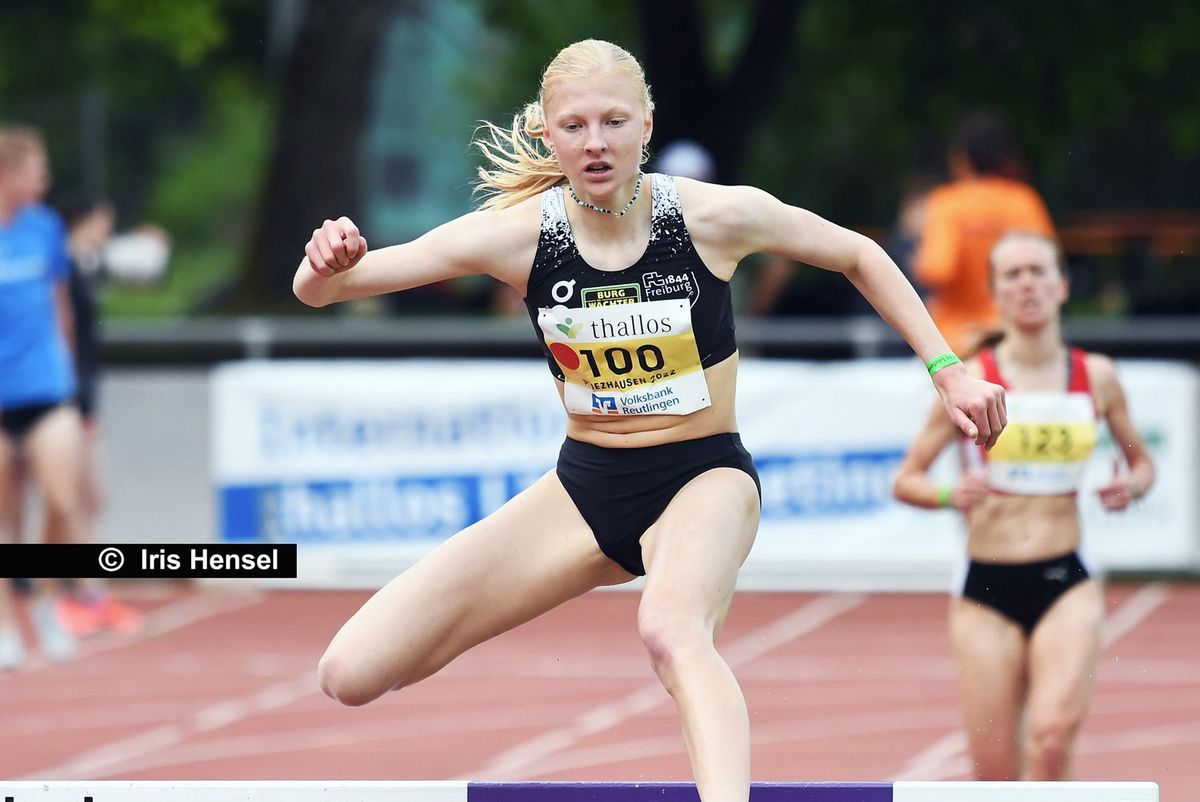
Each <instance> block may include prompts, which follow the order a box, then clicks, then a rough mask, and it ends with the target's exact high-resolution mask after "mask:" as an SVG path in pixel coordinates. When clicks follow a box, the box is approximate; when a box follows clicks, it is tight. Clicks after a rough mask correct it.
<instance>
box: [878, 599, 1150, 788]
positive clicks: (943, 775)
mask: <svg viewBox="0 0 1200 802" xmlns="http://www.w3.org/2000/svg"><path fill="white" fill-rule="evenodd" d="M1168 595H1169V594H1168V591H1167V587H1166V585H1164V584H1163V583H1161V582H1151V583H1150V584H1148V585H1144V586H1143V587H1141V588H1139V589H1138V590H1137V592H1136V593H1134V594H1133V595H1132V596H1130V597H1129V598H1128V599H1126V600H1125V602H1124V603H1123V604H1122V605H1121V606H1120V607H1118V608H1117V609H1116V610H1115V611H1114V612H1113V614H1112V615H1110V616H1109V617H1108V620H1106V621H1105V622H1104V636H1103V637H1104V640H1103V648H1104V649H1106V650H1107V649H1108V648H1110V647H1111V646H1112V645H1113V644H1114V643H1116V642H1117V641H1118V640H1120V639H1121V638H1123V637H1125V636H1126V635H1128V634H1129V633H1130V632H1132V631H1133V630H1134V629H1136V628H1137V627H1138V625H1139V624H1141V623H1142V622H1143V621H1145V620H1146V619H1147V618H1149V617H1150V614H1151V613H1153V612H1154V611H1155V610H1157V609H1158V608H1159V607H1161V606H1162V605H1163V603H1165V602H1166V600H1167V597H1168ZM970 771H971V767H970V760H969V759H968V757H967V739H966V736H965V735H964V734H963V733H962V732H961V731H956V732H952V733H948V734H947V735H944V736H942V737H941V738H939V739H938V740H936V741H934V742H933V743H932V744H930V745H929V746H927V747H926V748H924V749H922V750H921V751H920V752H918V753H917V754H915V755H913V757H911V758H909V760H908V761H907V762H906V763H905V764H904V766H903V768H901V769H900V771H898V772H897V773H896V774H895V775H893V776H892V777H890V778H889V779H891V780H892V781H898V780H947V779H950V778H952V777H961V776H964V775H967V774H969V773H970Z"/></svg>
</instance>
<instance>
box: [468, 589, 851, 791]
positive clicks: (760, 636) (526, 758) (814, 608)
mask: <svg viewBox="0 0 1200 802" xmlns="http://www.w3.org/2000/svg"><path fill="white" fill-rule="evenodd" d="M865 600H866V596H864V595H861V594H843V593H839V594H829V595H824V596H820V597H818V598H816V599H814V600H813V601H811V602H809V603H807V604H805V605H804V606H802V607H800V608H799V609H797V610H794V611H793V612H791V613H789V614H788V615H785V616H784V617H782V618H780V619H779V620H777V621H774V622H772V623H770V624H767V625H766V626H763V627H759V628H758V629H756V630H754V631H752V632H749V633H747V634H746V635H744V636H742V637H741V638H740V639H738V640H736V641H734V642H733V643H731V644H729V645H728V646H727V647H726V648H724V649H722V650H721V652H722V654H723V655H724V657H725V661H726V662H727V663H728V664H729V666H730V668H733V669H736V668H737V667H738V666H739V665H742V664H744V663H747V662H750V661H752V660H754V659H755V658H757V657H760V656H762V655H764V654H766V653H767V652H770V651H771V650H773V649H776V648H778V647H780V646H782V645H784V644H786V643H789V642H791V641H793V640H795V639H797V638H800V637H803V636H804V635H807V634H808V633H810V632H812V631H813V630H815V629H817V628H818V627H820V626H821V625H823V624H825V623H826V622H827V621H829V620H831V619H833V618H836V617H837V616H839V615H841V614H842V613H845V612H847V611H849V610H852V609H854V608H855V607H858V606H859V605H860V604H862V603H863V602H864V601H865ZM669 700H670V697H669V696H668V695H667V693H666V691H664V690H663V688H662V685H660V684H659V683H657V682H655V683H653V684H649V685H645V686H643V687H641V688H638V689H637V690H634V691H631V692H630V693H628V694H626V695H625V696H623V697H621V698H620V699H618V700H616V701H614V702H610V703H608V704H604V705H600V706H599V707H594V708H592V709H591V710H587V711H585V712H583V713H581V714H579V715H578V716H576V717H575V719H574V720H573V721H571V722H570V723H569V724H567V725H565V726H563V727H559V728H558V729H555V730H551V731H550V732H547V733H543V734H542V735H538V736H536V737H534V738H530V739H529V740H526V741H524V742H523V743H519V744H517V745H516V746H513V747H512V748H510V749H508V750H506V751H504V752H501V753H500V754H499V755H497V756H496V757H494V758H493V759H492V760H490V761H488V762H487V763H486V764H484V765H483V766H481V767H479V768H478V769H476V770H474V771H471V772H468V773H467V774H464V775H462V776H461V777H460V778H459V779H466V778H480V777H484V778H487V779H488V780H516V779H523V778H524V777H525V775H526V774H527V772H528V771H529V770H530V769H531V768H533V767H536V766H538V765H539V764H540V763H542V762H543V761H545V760H546V758H548V757H549V756H550V755H553V754H554V753H556V752H561V751H563V750H566V749H570V748H572V747H574V746H575V745H576V744H577V743H579V742H580V741H581V740H583V739H584V738H586V737H588V736H590V735H595V734H596V733H599V732H604V731H605V730H609V729H612V728H613V727H615V726H617V725H618V724H620V723H622V722H624V721H627V720H629V719H631V718H634V717H636V716H638V715H641V714H642V713H646V712H648V711H650V710H653V709H654V708H656V707H658V706H659V705H661V704H664V703H666V702H667V701H669Z"/></svg>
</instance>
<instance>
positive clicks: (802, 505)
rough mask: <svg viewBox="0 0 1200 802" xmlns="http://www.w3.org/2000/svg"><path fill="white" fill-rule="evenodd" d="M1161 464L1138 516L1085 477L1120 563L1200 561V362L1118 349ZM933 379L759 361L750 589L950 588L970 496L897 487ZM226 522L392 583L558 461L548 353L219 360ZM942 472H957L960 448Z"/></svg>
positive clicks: (746, 398) (1091, 523) (302, 573)
mask: <svg viewBox="0 0 1200 802" xmlns="http://www.w3.org/2000/svg"><path fill="white" fill-rule="evenodd" d="M1119 369H1120V372H1121V375H1122V379H1123V382H1124V384H1125V388H1126V392H1127V394H1128V397H1129V405H1130V409H1131V412H1132V416H1133V419H1134V422H1135V424H1136V425H1137V426H1138V428H1139V430H1140V431H1141V432H1142V434H1143V436H1144V437H1145V438H1146V440H1147V442H1148V443H1149V445H1150V450H1151V452H1152V454H1153V456H1154V458H1155V460H1156V463H1157V467H1158V482H1157V484H1156V486H1155V488H1154V490H1153V491H1152V492H1151V493H1150V494H1149V495H1148V496H1147V497H1146V498H1144V499H1143V500H1141V501H1139V502H1138V503H1137V504H1136V505H1135V506H1134V507H1133V508H1132V509H1130V510H1128V511H1126V512H1124V513H1121V514H1109V513H1106V512H1104V511H1103V510H1102V509H1101V508H1100V506H1099V504H1098V502H1097V501H1096V500H1095V497H1094V496H1095V493H1094V489H1095V488H1096V487H1098V486H1099V485H1100V484H1101V483H1102V482H1103V481H1105V480H1107V478H1108V477H1109V476H1111V473H1112V464H1113V454H1114V451H1113V447H1112V443H1111V440H1110V439H1109V438H1108V436H1107V433H1106V432H1102V434H1101V444H1100V447H1099V448H1098V449H1097V451H1096V453H1095V455H1094V458H1093V461H1092V464H1091V465H1090V466H1089V473H1088V476H1087V478H1086V480H1085V483H1084V488H1083V490H1082V491H1081V493H1080V507H1081V512H1082V516H1083V520H1084V523H1085V532H1086V538H1087V541H1088V543H1089V553H1090V554H1091V556H1092V557H1093V558H1094V559H1095V560H1096V561H1097V562H1098V563H1099V564H1100V565H1101V566H1102V567H1105V568H1108V569H1155V570H1161V569H1193V568H1195V567H1197V565H1198V564H1200V545H1198V535H1197V531H1198V526H1200V507H1198V505H1197V498H1196V496H1197V492H1196V491H1197V489H1198V488H1197V478H1196V477H1197V476H1198V475H1200V474H1198V470H1200V456H1198V452H1200V430H1198V426H1197V421H1198V418H1200V378H1198V376H1197V373H1196V371H1195V370H1194V369H1193V368H1191V367H1189V366H1186V365H1180V364H1175V363H1163V362H1142V361H1130V362H1121V363H1119ZM934 399H935V394H934V392H933V389H932V386H931V385H930V383H929V380H928V378H927V377H926V375H925V373H924V371H923V369H922V367H921V366H920V365H919V364H917V363H916V361H915V360H898V359H892V360H863V361H852V362H835V363H815V362H796V361H777V360H769V361H768V360H755V359H746V360H744V361H743V363H742V366H741V372H740V379H739V386H738V420H739V426H740V429H741V432H742V438H743V441H744V443H745V445H746V447H747V448H748V449H749V450H750V452H751V453H752V454H753V455H754V458H755V464H756V466H757V468H758V470H759V473H760V476H761V479H762V486H763V515H762V524H761V527H760V531H759V536H758V540H757V542H756V543H755V546H754V549H753V551H752V553H751V555H750V558H749V559H748V560H747V563H746V566H745V568H744V569H743V572H742V578H741V585H740V586H741V587H746V588H756V587H757V588H779V589H791V588H856V589H879V590H884V589H942V588H944V587H946V586H947V583H948V582H949V578H950V576H951V575H952V574H953V572H954V570H955V566H956V564H957V563H958V562H959V561H960V560H961V559H962V557H961V552H962V543H961V540H962V534H961V526H960V522H959V519H958V516H957V514H955V513H953V512H950V511H939V512H930V511H926V510H918V509H913V508H910V507H906V506H904V505H901V504H899V503H897V502H895V501H893V500H892V497H891V482H892V476H893V473H894V471H895V469H896V466H897V465H898V463H899V460H900V458H901V456H902V454H903V451H904V449H905V448H906V447H907V445H908V443H909V442H910V441H911V439H912V438H913V436H914V435H915V434H916V432H917V431H918V430H919V429H920V427H921V426H922V424H923V423H924V421H925V419H926V417H927V415H928V414H929V410H930V408H931V405H932V404H933V401H934ZM212 408H213V415H214V420H213V432H214V435H213V438H214V443H213V449H214V450H213V461H212V464H213V470H214V476H213V478H214V482H215V485H216V492H217V494H218V505H217V506H218V509H219V510H220V512H219V518H220V520H219V521H218V525H217V532H218V537H219V538H220V539H222V540H224V541H229V542H245V541H283V542H296V543H299V544H300V549H299V555H300V570H299V581H300V582H302V583H305V584H310V585H346V586H364V587H371V586H378V585H380V584H382V583H383V582H385V581H386V580H387V579H389V578H390V577H391V576H392V575H394V574H395V573H397V572H399V571H400V570H402V569H403V568H404V567H405V566H406V565H407V564H409V563H410V562H411V561H412V560H414V559H416V558H417V557H419V556H420V555H421V554H423V553H424V552H426V551H428V550H429V549H430V548H432V547H433V546H434V545H436V544H437V543H438V542H440V541H441V540H443V539H444V538H446V537H448V536H450V535H451V534H453V533H454V532H456V531H458V530H459V529H461V528H463V527H464V526H467V525H469V524H470V523H472V522H473V521H475V520H477V519H478V518H479V517H481V516H483V515H486V514H487V513H488V512H490V511H491V510H494V509H496V508H497V507H498V506H500V505H501V504H502V503H504V501H506V500H507V499H508V498H510V497H511V496H513V495H515V494H516V493H517V492H519V491H520V490H521V489H522V488H524V487H526V486H527V485H528V484H529V483H530V482H531V481H532V480H533V479H534V478H536V477H537V476H540V475H541V474H542V473H544V472H545V471H547V470H550V469H552V468H553V466H554V462H555V459H556V457H557V453H558V448H559V446H560V444H561V442H562V438H563V426H564V422H565V413H564V412H563V410H562V406H561V403H560V401H559V399H558V395H557V393H556V392H555V390H554V386H553V380H552V379H551V378H550V377H549V375H548V374H547V372H546V369H545V365H544V363H542V362H539V361H536V360H520V361H510V360H465V359H464V360H419V359H413V360H388V361H338V362H310V361H295V362H291V361H288V362H243V363H236V364H230V365H225V366H221V367H219V368H218V369H217V370H216V371H215V373H214V376H213V405H212ZM935 471H936V472H937V473H938V474H939V475H941V476H943V477H945V478H946V479H947V480H951V479H952V478H953V477H954V475H956V473H957V467H956V465H955V464H954V460H953V458H952V455H951V454H950V453H949V451H948V452H947V454H945V455H943V458H942V459H941V460H939V462H938V463H937V465H936V466H935Z"/></svg>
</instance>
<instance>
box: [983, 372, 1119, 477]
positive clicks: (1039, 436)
mask: <svg viewBox="0 0 1200 802" xmlns="http://www.w3.org/2000/svg"><path fill="white" fill-rule="evenodd" d="M1006 403H1007V407H1008V425H1007V426H1006V427H1004V431H1003V432H1002V433H1001V434H1000V437H999V438H998V439H997V440H996V444H995V445H994V446H993V447H992V450H991V451H990V452H988V457H987V459H988V474H989V477H988V478H989V483H990V484H991V486H992V487H994V488H996V489H997V490H1002V491H1004V492H1007V493H1025V494H1035V495H1042V494H1045V495H1055V494H1060V493H1071V492H1074V491H1075V490H1076V489H1078V487H1079V482H1080V480H1081V478H1082V476H1083V472H1084V469H1085V468H1086V466H1087V461H1088V458H1089V457H1090V456H1091V453H1092V450H1093V449H1094V448H1095V447H1096V424H1095V411H1094V409H1093V406H1092V399H1091V397H1090V396H1088V395H1086V394H1084V393H1069V394H1067V393H1019V392H1017V393H1010V394H1009V395H1008V398H1007V400H1006Z"/></svg>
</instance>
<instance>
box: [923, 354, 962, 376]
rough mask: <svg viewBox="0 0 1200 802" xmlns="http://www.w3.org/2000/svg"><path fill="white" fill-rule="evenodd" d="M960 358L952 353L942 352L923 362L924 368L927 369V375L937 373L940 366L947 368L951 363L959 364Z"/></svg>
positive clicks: (960, 362)
mask: <svg viewBox="0 0 1200 802" xmlns="http://www.w3.org/2000/svg"><path fill="white" fill-rule="evenodd" d="M961 364H962V360H961V359H959V358H958V357H957V356H955V355H954V354H942V355H941V356H935V357H934V358H933V359H931V360H929V361H928V362H926V363H925V368H926V369H927V370H928V371H929V375H930V376H932V375H933V374H935V373H937V372H938V371H939V370H941V369H942V368H948V367H950V366H951V365H961Z"/></svg>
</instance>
